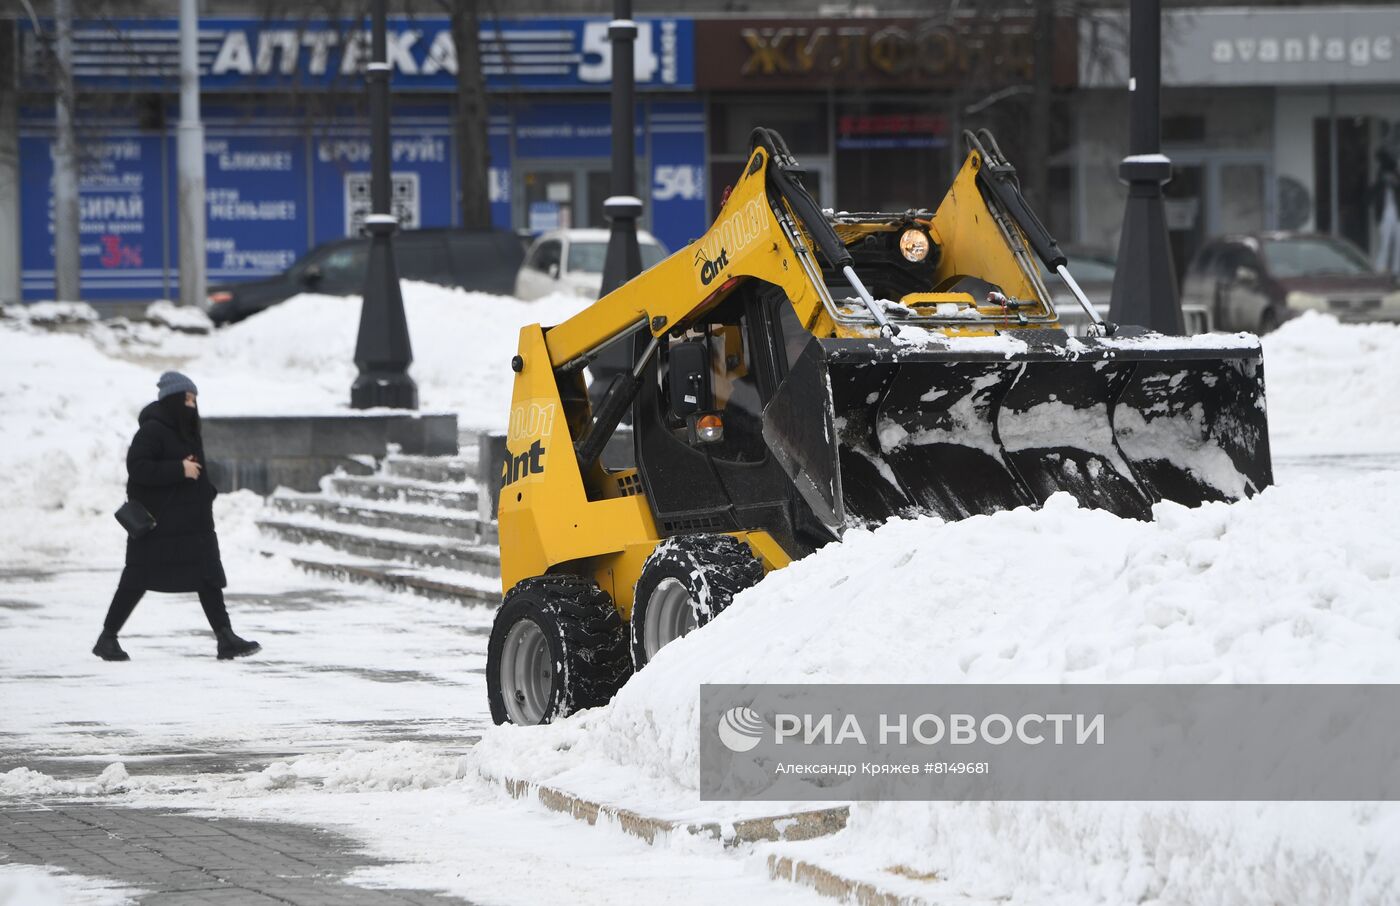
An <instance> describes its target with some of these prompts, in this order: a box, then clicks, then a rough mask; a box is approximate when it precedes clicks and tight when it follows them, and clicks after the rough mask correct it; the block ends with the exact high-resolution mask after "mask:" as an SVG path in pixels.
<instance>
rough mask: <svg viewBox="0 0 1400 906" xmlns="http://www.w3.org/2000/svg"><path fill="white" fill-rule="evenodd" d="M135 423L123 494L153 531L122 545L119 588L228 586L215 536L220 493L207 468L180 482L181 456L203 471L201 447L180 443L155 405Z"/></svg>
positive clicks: (182, 475)
mask: <svg viewBox="0 0 1400 906" xmlns="http://www.w3.org/2000/svg"><path fill="white" fill-rule="evenodd" d="M138 422H139V424H140V428H139V429H137V431H136V437H135V438H133V439H132V441H131V449H129V450H128V451H127V454H126V472H127V477H128V480H127V484H126V493H127V497H129V498H130V499H132V500H134V501H136V502H137V503H139V504H141V505H142V506H144V507H145V508H146V509H147V510H149V511H150V513H151V515H152V516H154V517H155V520H156V527H155V528H154V529H152V530H151V531H150V532H148V533H147V534H146V535H144V536H142V537H141V538H135V539H128V540H127V543H126V572H125V573H124V574H123V582H124V583H127V584H131V585H135V586H137V587H139V588H144V589H146V590H147V591H198V590H199V589H200V587H201V586H208V585H213V586H215V587H218V588H223V587H224V586H225V585H227V584H228V582H227V580H226V579H225V578H224V566H223V562H222V561H221V560H220V558H219V539H218V536H216V535H215V534H214V498H215V497H216V496H218V493H219V492H218V490H217V489H216V488H215V487H214V483H213V482H212V481H210V480H209V472H208V469H207V468H206V469H205V470H203V471H201V472H200V474H199V477H198V478H195V479H190V478H186V477H185V466H184V460H185V457H186V456H194V457H195V459H196V460H198V461H199V463H200V464H201V465H205V461H204V448H203V445H202V444H201V443H199V442H198V441H195V442H190V441H187V440H184V439H183V438H181V437H180V432H179V429H178V427H177V426H176V425H175V424H174V423H172V422H171V421H170V416H169V415H168V414H167V413H166V412H165V410H163V409H162V408H161V406H160V404H159V403H151V404H150V405H149V406H147V407H146V408H145V409H142V410H141V415H140V417H139V418H138Z"/></svg>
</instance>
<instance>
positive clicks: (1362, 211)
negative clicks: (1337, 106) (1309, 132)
mask: <svg viewBox="0 0 1400 906" xmlns="http://www.w3.org/2000/svg"><path fill="white" fill-rule="evenodd" d="M1370 147H1371V121H1370V119H1369V118H1368V117H1345V118H1339V119H1338V120H1337V154H1336V158H1335V159H1336V169H1337V219H1338V220H1339V221H1340V223H1339V224H1338V226H1337V228H1336V229H1334V228H1333V225H1332V168H1333V155H1332V130H1331V129H1330V128H1329V123H1328V120H1327V118H1326V117H1318V118H1317V119H1314V120H1313V186H1314V187H1315V188H1314V191H1313V197H1314V198H1315V199H1316V202H1315V205H1314V208H1313V216H1314V218H1315V219H1316V222H1317V229H1318V232H1320V233H1334V232H1335V233H1340V234H1341V235H1343V236H1345V237H1346V238H1348V239H1350V240H1351V241H1352V242H1354V243H1356V244H1357V245H1358V246H1360V247H1361V248H1363V249H1365V248H1370V245H1371V244H1370V234H1371V214H1370V207H1369V205H1368V204H1367V201H1368V200H1369V194H1368V191H1367V188H1368V186H1369V184H1370V173H1371V168H1370V160H1369V159H1368V154H1367V149H1369V148H1370Z"/></svg>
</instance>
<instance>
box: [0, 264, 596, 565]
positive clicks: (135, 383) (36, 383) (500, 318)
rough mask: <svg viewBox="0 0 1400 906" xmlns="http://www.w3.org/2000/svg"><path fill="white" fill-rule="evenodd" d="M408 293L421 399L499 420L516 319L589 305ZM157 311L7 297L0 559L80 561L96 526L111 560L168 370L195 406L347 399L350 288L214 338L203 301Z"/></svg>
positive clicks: (213, 410)
mask: <svg viewBox="0 0 1400 906" xmlns="http://www.w3.org/2000/svg"><path fill="white" fill-rule="evenodd" d="M404 295H405V306H406V308H407V313H408V319H409V324H410V329H411V330H412V332H413V338H414V341H413V342H414V356H415V361H414V364H413V366H412V367H411V369H410V373H411V374H412V375H413V377H414V378H415V380H417V382H418V386H419V391H420V397H421V400H422V405H423V408H424V409H425V410H438V411H455V412H457V413H458V424H459V426H460V427H461V428H464V429H470V428H503V427H504V425H505V421H506V417H507V414H508V412H509V408H510V393H511V387H512V383H513V382H512V380H511V378H512V377H513V375H512V373H511V371H510V357H511V356H512V355H514V353H515V350H516V347H517V340H518V336H519V332H520V328H521V326H523V325H525V324H528V323H533V322H537V321H538V322H541V323H544V324H547V325H548V324H553V323H557V322H558V321H561V320H563V319H565V318H567V317H569V316H570V315H571V314H573V313H574V312H575V311H577V310H578V309H579V307H580V306H581V305H582V304H583V303H582V302H581V301H580V300H578V299H576V298H573V297H565V296H552V297H549V298H547V299H544V300H541V301H539V302H532V303H526V302H520V301H519V300H516V299H511V298H506V297H501V296H489V295H485V294H482V293H467V292H463V291H461V290H454V289H446V288H443V287H440V286H434V285H431V284H419V283H405V284H404ZM167 309H170V311H167ZM151 310H152V311H154V313H155V316H153V320H151V321H149V322H131V321H126V320H124V319H116V320H113V321H101V320H99V319H98V318H97V314H96V312H95V311H94V310H93V309H92V307H91V306H87V305H75V304H59V303H44V304H37V305H29V306H6V307H5V309H4V317H3V318H0V362H3V363H4V365H3V368H4V380H3V381H0V423H2V424H4V425H5V442H4V444H3V445H0V499H3V500H5V501H6V510H7V519H6V520H5V521H4V524H3V527H0V558H3V559H6V560H9V559H11V558H14V559H21V558H29V557H32V556H33V555H36V554H37V555H39V556H41V557H44V558H57V559H78V560H88V559H90V558H91V553H90V552H89V551H86V550H81V549H78V548H76V547H75V546H74V544H73V539H74V538H84V537H86V538H99V539H103V543H102V547H101V550H102V551H103V552H104V553H100V554H99V555H98V559H104V560H113V559H116V560H119V559H120V557H121V534H120V529H119V528H118V527H117V526H116V523H115V521H114V520H112V517H111V514H112V512H113V511H115V510H116V508H117V507H118V506H120V505H121V502H122V500H124V499H125V490H124V485H125V481H126V464H125V455H126V447H127V444H129V443H130V441H131V437H132V435H133V434H135V432H136V415H137V413H138V412H140V410H141V408H142V407H143V406H144V405H145V404H146V403H148V402H150V401H151V400H152V399H153V398H154V397H155V382H156V378H157V377H158V376H159V375H160V373H161V372H162V371H165V370H167V369H170V368H175V369H179V370H181V371H185V372H186V373H188V374H189V375H190V376H191V377H192V378H193V379H194V381H195V383H196V384H198V385H199V389H200V408H201V411H202V412H203V413H204V414H205V415H231V414H277V413H327V412H347V411H349V409H348V404H349V397H350V384H351V383H352V382H353V381H354V379H355V364H354V362H353V361H352V359H353V356H354V350H355V334H356V331H357V329H358V323H359V301H358V300H357V299H353V298H352V299H342V298H333V297H328V296H298V297H296V298H294V299H292V300H290V301H288V302H286V303H284V304H282V305H278V306H274V307H273V308H271V309H269V310H267V311H265V312H263V313H261V314H259V315H257V316H256V317H253V318H249V319H247V320H246V321H242V322H240V323H238V324H235V325H233V326H231V327H228V328H225V329H222V330H219V331H217V332H215V333H214V334H212V335H209V336H201V335H197V334H196V333H192V332H191V331H192V330H193V329H194V327H193V325H195V324H196V323H198V321H199V320H200V319H201V318H203V315H201V314H198V313H195V312H190V311H188V310H185V309H174V308H173V307H171V306H169V305H168V303H167V304H165V305H164V306H162V305H161V304H160V303H157V304H156V305H153V306H151ZM172 312H173V313H172ZM167 325H173V328H172V326H167ZM98 525H100V526H101V531H102V532H103V534H98V535H94V527H95V526H98ZM220 527H221V528H224V525H223V524H222V523H220Z"/></svg>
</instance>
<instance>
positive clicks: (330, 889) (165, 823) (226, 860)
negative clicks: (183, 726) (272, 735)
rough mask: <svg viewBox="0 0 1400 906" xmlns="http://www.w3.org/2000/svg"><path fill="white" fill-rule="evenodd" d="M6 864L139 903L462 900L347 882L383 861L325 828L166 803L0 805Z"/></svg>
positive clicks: (0, 847)
mask: <svg viewBox="0 0 1400 906" xmlns="http://www.w3.org/2000/svg"><path fill="white" fill-rule="evenodd" d="M6 862H11V863H20V864H30V865H48V866H54V867H57V868H62V869H66V870H68V871H70V872H74V873H77V874H83V875H88V876H90V877H98V878H105V879H109V880H113V881H119V882H121V883H122V884H124V885H125V886H127V887H131V888H137V889H140V890H141V891H144V893H142V894H141V895H140V896H138V897H137V902H139V903H140V904H142V906H186V904H190V906H196V904H198V906H202V904H220V906H235V904H236V906H245V904H246V906H263V904H296V906H326V904H350V906H354V904H376V906H378V904H393V906H398V904H434V906H447V904H463V903H466V901H465V900H461V899H457V898H455V897H446V896H442V895H439V894H434V893H431V892H429V891H422V890H399V889H392V888H369V887H358V886H355V885H353V884H347V883H345V882H344V880H343V879H344V878H345V876H346V875H347V874H349V873H350V872H351V871H353V870H354V869H356V868H361V867H367V866H374V865H382V864H384V863H383V862H382V861H379V860H376V859H374V858H372V857H370V856H368V855H366V854H365V853H364V852H362V851H360V850H359V849H358V847H357V846H356V844H355V843H354V841H352V840H350V839H348V838H346V837H343V836H341V835H339V834H335V833H332V832H330V831H326V830H322V829H320V828H314V827H307V826H304V825H297V824H282V823H276V824H272V823H268V822H260V821H242V820H232V819H228V818H218V819H213V818H198V817H193V816H190V815H186V814H181V813H180V812H175V811H169V810H164V809H134V808H111V807H107V806H103V805H95V804H92V803H73V804H60V803H55V804H41V803H10V804H5V805H0V864H3V863H6Z"/></svg>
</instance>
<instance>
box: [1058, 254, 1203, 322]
mask: <svg viewBox="0 0 1400 906" xmlns="http://www.w3.org/2000/svg"><path fill="white" fill-rule="evenodd" d="M1061 251H1063V252H1064V253H1065V261H1066V266H1067V267H1068V268H1069V272H1070V276H1072V277H1074V279H1075V281H1076V282H1078V284H1079V288H1080V289H1082V290H1084V295H1085V296H1087V297H1088V299H1089V302H1090V303H1091V304H1092V305H1093V306H1094V310H1095V311H1096V312H1098V314H1099V317H1101V318H1103V319H1104V320H1105V321H1107V320H1109V317H1108V307H1109V301H1110V300H1111V299H1112V297H1113V274H1114V271H1115V270H1116V268H1117V260H1116V258H1115V256H1114V254H1113V253H1112V252H1110V251H1108V250H1106V249H1096V248H1088V247H1084V246H1073V245H1066V246H1062V247H1061ZM1041 275H1042V276H1043V277H1044V278H1045V285H1046V286H1047V287H1049V288H1050V292H1051V294H1052V297H1053V301H1054V303H1055V311H1056V313H1057V314H1059V316H1060V324H1061V326H1063V327H1064V329H1065V330H1066V331H1068V332H1069V333H1070V334H1071V335H1072V336H1084V334H1085V332H1086V331H1087V330H1088V327H1089V315H1088V314H1087V313H1086V312H1085V311H1084V306H1082V305H1080V304H1079V300H1078V299H1076V298H1075V297H1074V294H1073V293H1071V292H1070V291H1069V288H1068V287H1066V286H1065V284H1064V281H1062V280H1061V279H1060V278H1059V276H1058V275H1055V274H1047V273H1045V269H1044V267H1043V266H1042V267H1041ZM1182 316H1183V318H1184V319H1185V322H1186V333H1187V334H1198V333H1210V331H1211V330H1212V329H1213V323H1212V321H1211V317H1210V312H1209V310H1208V309H1206V308H1204V307H1202V306H1199V305H1183V306H1182Z"/></svg>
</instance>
